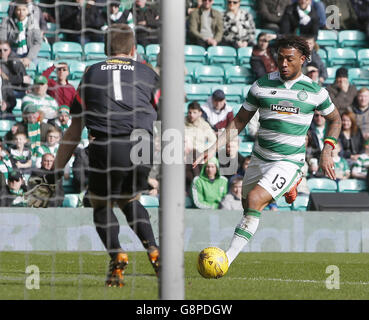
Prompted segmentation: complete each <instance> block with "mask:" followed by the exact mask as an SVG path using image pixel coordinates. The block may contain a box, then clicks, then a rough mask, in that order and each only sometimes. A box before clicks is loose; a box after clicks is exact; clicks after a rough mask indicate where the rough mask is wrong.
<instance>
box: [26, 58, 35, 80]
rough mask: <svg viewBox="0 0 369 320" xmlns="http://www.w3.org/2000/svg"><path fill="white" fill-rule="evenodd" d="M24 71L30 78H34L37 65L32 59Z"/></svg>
mask: <svg viewBox="0 0 369 320" xmlns="http://www.w3.org/2000/svg"><path fill="white" fill-rule="evenodd" d="M26 72H27V74H28V75H29V76H30V77H31V78H32V79H34V77H35V76H36V72H37V66H36V64H35V63H34V62H33V61H31V62H30V64H29V66H28V67H27V68H26Z"/></svg>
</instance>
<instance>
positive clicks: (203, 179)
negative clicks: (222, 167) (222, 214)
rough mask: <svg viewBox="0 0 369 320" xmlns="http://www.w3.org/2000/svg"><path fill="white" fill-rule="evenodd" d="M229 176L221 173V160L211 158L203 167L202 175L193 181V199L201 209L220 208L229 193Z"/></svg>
mask: <svg viewBox="0 0 369 320" xmlns="http://www.w3.org/2000/svg"><path fill="white" fill-rule="evenodd" d="M227 185H228V180H227V178H225V177H223V176H221V175H220V173H219V162H218V160H217V159H216V158H212V159H210V160H209V161H208V162H207V163H205V164H204V166H203V167H202V169H201V172H200V175H199V176H197V177H195V179H194V180H193V182H192V199H193V202H194V204H195V206H196V208H199V209H218V208H219V204H220V202H221V201H222V199H223V197H224V196H225V195H226V194H227V191H228V190H227Z"/></svg>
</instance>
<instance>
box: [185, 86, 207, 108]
mask: <svg viewBox="0 0 369 320" xmlns="http://www.w3.org/2000/svg"><path fill="white" fill-rule="evenodd" d="M212 92H213V91H212V85H211V84H207V83H200V84H197V83H185V93H186V98H187V100H189V101H194V100H197V101H198V102H199V103H201V102H205V101H207V100H208V98H209V97H210V95H211V94H212Z"/></svg>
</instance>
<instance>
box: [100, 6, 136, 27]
mask: <svg viewBox="0 0 369 320" xmlns="http://www.w3.org/2000/svg"><path fill="white" fill-rule="evenodd" d="M115 23H124V24H128V25H129V26H130V27H131V28H132V29H133V28H134V23H133V15H132V12H131V11H130V10H128V9H124V10H120V1H111V2H109V15H108V19H107V26H106V27H111V26H113V25H114V24H115ZM104 29H105V28H104Z"/></svg>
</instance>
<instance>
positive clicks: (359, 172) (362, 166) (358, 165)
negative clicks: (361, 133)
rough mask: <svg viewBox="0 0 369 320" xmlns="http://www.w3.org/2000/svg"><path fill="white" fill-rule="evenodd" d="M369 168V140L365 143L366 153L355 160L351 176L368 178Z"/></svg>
mask: <svg viewBox="0 0 369 320" xmlns="http://www.w3.org/2000/svg"><path fill="white" fill-rule="evenodd" d="M368 168H369V140H366V141H365V143H364V153H362V154H360V156H359V157H358V158H357V160H356V161H355V162H354V164H353V166H352V170H351V176H352V178H354V179H366V177H367V175H368V171H369V170H368Z"/></svg>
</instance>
